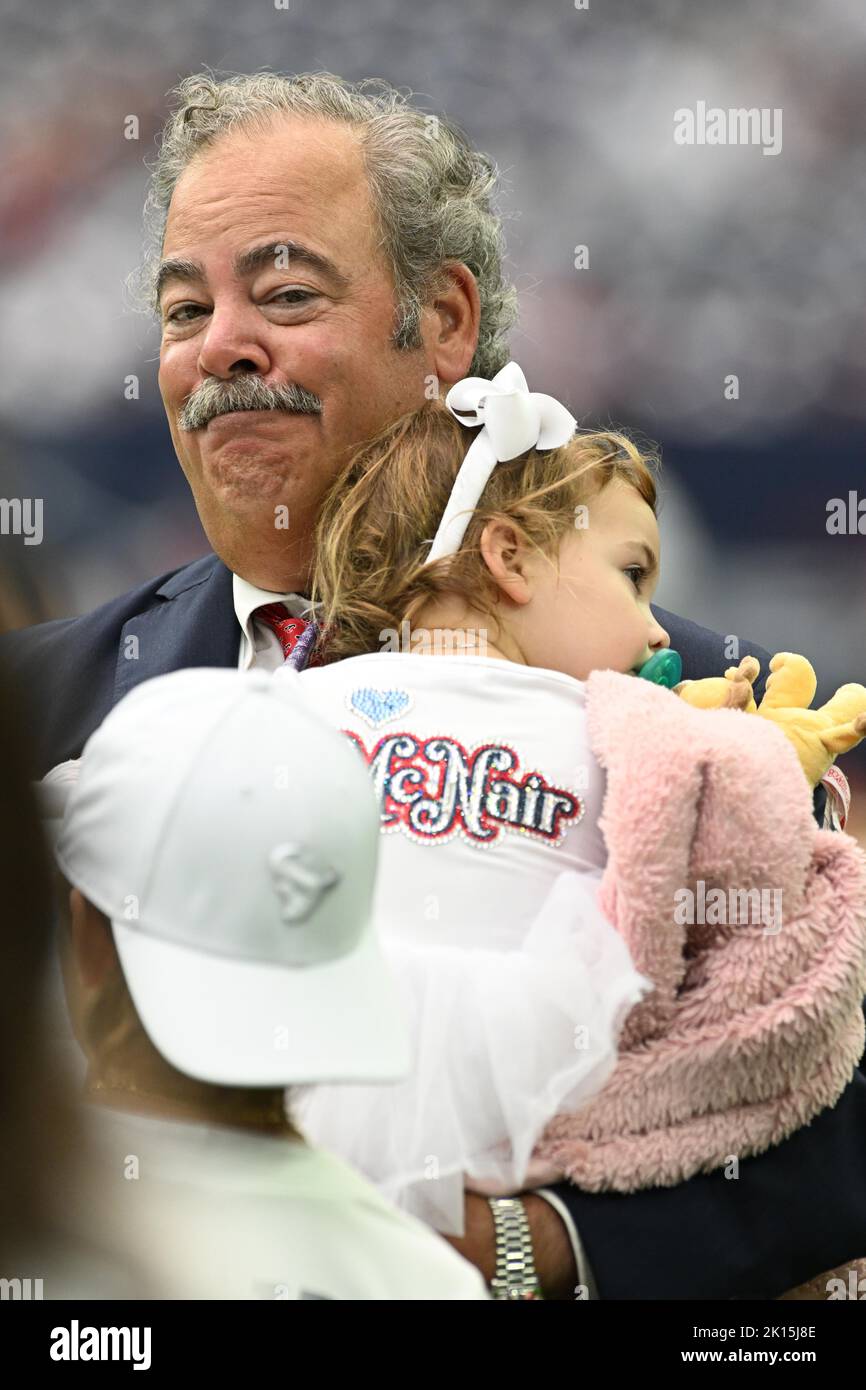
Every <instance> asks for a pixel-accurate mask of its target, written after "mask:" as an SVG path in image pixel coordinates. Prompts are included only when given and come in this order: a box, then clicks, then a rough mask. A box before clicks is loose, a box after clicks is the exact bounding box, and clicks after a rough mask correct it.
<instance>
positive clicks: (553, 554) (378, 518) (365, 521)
mask: <svg viewBox="0 0 866 1390" xmlns="http://www.w3.org/2000/svg"><path fill="white" fill-rule="evenodd" d="M474 437H475V435H474V432H473V431H469V430H467V429H465V427H464V426H463V425H461V424H460V423H459V421H457V420H456V419H455V418H454V416H453V415H452V414H451V413H450V411H449V410H448V409H447V408H446V407H445V405H444V404H442V403H441V402H440V401H438V400H432V401H426V402H425V403H424V405H422V406H421V407H420V408H418V409H416V410H413V411H410V412H408V413H407V414H405V415H402V416H401V417H400V418H399V419H397V420H395V421H393V422H392V423H391V424H389V425H388V426H386V427H385V428H384V429H383V430H381V431H380V432H379V433H378V434H377V435H376V436H375V437H374V438H373V439H371V440H369V441H368V442H367V443H366V444H364V445H363V446H362V447H361V448H360V449H359V450H357V451H356V452H355V453H354V455H353V456H352V458H351V459H350V460H349V461H348V463H347V464H346V465H345V466H344V467H343V469H342V470H341V471H340V472H339V473H338V474H337V475H336V477H335V478H334V480H333V482H332V483H331V485H330V487H329V489H328V491H327V493H326V494H325V497H324V500H323V503H322V507H321V510H320V512H319V516H318V520H317V524H316V529H315V537H314V557H315V558H314V561H313V566H312V571H311V589H310V596H311V598H312V599H313V600H314V601H320V602H321V603H322V605H323V608H322V612H321V615H320V622H321V625H322V631H321V633H320V636H319V639H318V642H317V645H316V649H315V652H314V659H315V663H316V664H317V665H320V664H325V663H329V662H332V661H340V660H342V659H343V658H344V657H348V656H357V655H360V654H361V653H363V652H370V651H377V650H381V648H382V635H383V632H385V631H392V632H393V631H396V630H397V629H399V627H400V624H401V623H402V622H408V623H409V624H410V625H411V623H412V621H413V618H414V616H415V615H416V614H417V613H418V612H419V611H420V610H421V609H422V608H423V607H425V606H426V605H427V604H428V603H429V602H430V600H431V599H434V598H436V597H438V596H442V595H444V594H446V593H447V594H449V595H458V596H460V597H461V598H463V599H464V600H465V601H466V602H467V604H469V605H470V606H471V607H472V608H473V609H475V610H477V611H480V612H482V613H485V614H489V615H490V617H491V618H492V619H493V622H494V624H495V623H496V606H497V603H498V601H499V599H500V591H499V588H498V586H497V584H496V583H495V582H494V580H493V578H492V576H491V574H490V571H489V570H488V568H487V564H486V562H485V560H484V557H483V555H482V553H481V548H480V541H481V535H482V532H483V530H484V527H485V526H486V524H487V523H488V521H490V520H491V519H493V518H494V517H499V518H505V519H507V520H508V522H509V523H510V524H511V525H512V526H513V527H514V528H515V530H516V531H517V533H518V535H519V536H520V537H521V538H522V539H523V540H524V541H525V543H526V544H527V545H528V546H529V547H530V548H534V549H535V550H536V551H538V552H541V553H542V554H544V555H546V556H548V557H549V558H550V559H551V560H552V561H553V562H554V563H557V562H558V556H559V548H560V545H561V543H562V539H563V537H564V536H565V535H566V534H567V533H569V532H571V531H573V530H574V528H575V526H576V524H577V523H576V516H577V512H576V508H577V507H579V506H581V505H586V504H587V502H588V501H589V499H590V498H591V497H592V496H593V495H594V494H596V493H597V492H598V491H599V490H600V489H602V488H604V487H606V486H607V485H608V483H610V482H611V481H612V480H613V479H614V478H621V479H623V480H625V481H626V482H628V483H630V484H631V485H632V486H633V487H635V488H636V489H637V491H638V492H639V494H640V496H641V497H642V498H643V500H644V501H645V502H646V503H647V504H648V506H649V507H651V508H652V510H653V513H655V512H656V508H657V490H656V482H655V477H654V470H656V469H657V467H658V459H657V457H656V456H655V455H654V454H653V453H652V452H651V451H648V450H647V451H644V450H642V449H641V448H639V447H638V445H637V444H636V443H635V442H634V441H633V440H632V439H631V438H629V437H628V436H627V435H625V434H622V433H620V432H617V431H585V432H580V431H578V432H577V433H576V434H575V435H574V436H573V438H572V439H571V440H570V441H569V443H568V444H565V445H563V446H562V447H560V448H558V449H549V450H545V451H539V450H537V449H530V450H528V451H527V452H526V453H524V454H521V455H520V456H519V457H518V458H515V459H511V460H510V461H509V462H508V463H500V464H497V466H496V468H494V470H493V472H492V474H491V475H490V479H489V481H488V483H487V486H486V487H485V489H484V492H483V494H482V496H481V498H480V500H479V505H478V506H477V507H476V508H475V510H474V512H473V514H472V516H471V518H470V520H469V524H468V526H467V528H466V534H465V536H464V539H463V543H462V545H461V547H460V549H459V551H458V552H457V553H456V554H455V555H449V556H445V557H443V558H442V559H440V560H437V561H435V562H433V563H432V564H429V565H427V564H425V559H426V555H427V552H428V548H429V544H430V542H431V541H432V538H433V536H434V535H435V533H436V529H437V527H438V525H439V521H440V519H441V517H442V514H443V512H444V510H445V505H446V503H447V501H448V497H449V494H450V492H451V487H452V484H453V482H454V479H455V477H456V475H457V472H458V470H459V468H460V465H461V463H462V462H463V458H464V456H465V453H466V450H467V448H468V447H469V445H470V444H471V443H472V440H473V439H474Z"/></svg>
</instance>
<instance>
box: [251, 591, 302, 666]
mask: <svg viewBox="0 0 866 1390" xmlns="http://www.w3.org/2000/svg"><path fill="white" fill-rule="evenodd" d="M253 616H254V617H256V618H261V620H262V622H263V623H265V624H266V626H267V627H269V628H270V629H271V631H272V632H275V633H276V635H277V638H278V639H279V643H280V646H281V647H282V649H283V660H284V661H285V662H287V663H288V664H289V666H293V667H294V668H295V670H296V671H302V670H303V669H304V667H305V666H306V664H307V661H308V660H309V656H310V649H311V648H312V646H313V643H314V642H315V640H316V632H317V628H316V624H315V622H306V621H305V620H304V619H303V618H293V617H292V615H291V613H290V612H289V610H288V608H287V607H286V605H285V604H284V603H263V604H262V606H261V607H260V608H256V609H255V612H254V615H253Z"/></svg>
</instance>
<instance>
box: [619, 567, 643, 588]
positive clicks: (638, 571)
mask: <svg viewBox="0 0 866 1390" xmlns="http://www.w3.org/2000/svg"><path fill="white" fill-rule="evenodd" d="M623 573H624V574H630V575H631V576H632V583H633V584H634V587H635V588H636V589H637V591H638V593H640V588H641V585H642V584H643V581H644V580H645V579H646V569H645V567H644V566H643V565H629V566H628V569H626V570H623ZM635 575H637V579H635V578H634V576H635Z"/></svg>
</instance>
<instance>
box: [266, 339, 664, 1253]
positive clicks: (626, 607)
mask: <svg viewBox="0 0 866 1390" xmlns="http://www.w3.org/2000/svg"><path fill="white" fill-rule="evenodd" d="M481 385H482V386H483V388H484V391H485V392H486V393H487V401H488V406H487V410H486V411H485V409H484V406H483V405H480V403H479V405H480V409H479V410H478V413H477V420H478V423H479V424H481V423H482V418H483V419H484V420H485V421H486V424H485V425H484V427H483V428H482V431H481V436H480V437H477V438H476V444H475V448H474V449H473V450H471V451H470V452H469V454H466V444H467V440H468V436H467V433H466V431H465V430H464V428H463V426H462V425H461V424H460V423H458V421H457V419H456V418H455V416H454V415H453V414H452V413H451V412H450V410H449V409H446V408H445V407H444V406H443V405H441V404H440V403H438V402H435V401H433V402H429V403H427V404H426V405H424V406H423V407H422V408H421V409H420V410H418V411H416V412H413V413H412V414H410V415H408V416H406V417H404V418H403V419H401V420H400V421H398V422H397V423H396V424H394V425H393V426H391V427H389V428H388V429H386V430H385V431H384V432H383V433H382V434H381V435H380V436H379V437H377V438H376V439H375V440H374V441H373V442H372V443H371V444H369V445H368V446H367V447H366V448H365V449H363V450H362V451H361V453H359V454H358V455H357V456H356V457H355V459H354V460H353V461H352V463H351V465H350V466H349V467H348V469H347V470H346V471H345V472H344V474H343V475H342V476H341V477H339V478H338V479H337V481H336V483H335V485H334V486H333V488H332V490H331V492H330V494H329V496H328V498H327V499H326V501H325V504H324V506H323V509H322V513H321V516H320V522H319V527H318V532H317V554H318V566H317V572H316V574H315V577H314V584H313V590H312V597H313V599H314V600H315V599H322V600H323V601H324V610H323V613H322V619H323V623H324V628H325V632H326V633H327V638H326V639H324V640H323V641H322V642H321V644H320V651H319V652H318V653H317V656H318V657H319V659H320V660H322V659H324V660H326V661H327V663H328V664H325V665H318V666H316V667H315V668H313V669H310V668H308V669H307V670H305V671H304V672H303V673H302V675H301V676H300V678H299V679H300V681H301V683H302V685H303V686H305V687H306V690H307V693H308V695H309V696H310V697H311V699H312V702H313V704H314V706H315V707H316V708H317V710H318V711H319V712H320V713H322V714H323V715H324V716H325V717H327V718H329V719H332V720H333V721H334V722H335V723H336V724H337V725H338V726H339V727H340V728H342V729H343V730H344V731H345V732H346V733H347V734H348V736H349V737H350V738H351V739H352V740H353V741H354V743H355V744H356V746H357V748H358V751H359V754H360V755H361V756H363V757H364V758H365V760H366V762H367V763H368V765H369V768H370V772H371V776H372V779H373V786H374V789H375V793H376V796H377V798H378V801H379V807H380V814H381V819H382V831H383V836H382V842H381V846H380V867H379V879H378V891H377V899H376V904H375V911H376V915H377V924H378V928H379V932H380V937H381V940H382V944H383V947H384V948H385V950H386V951H387V954H388V958H389V960H390V962H391V964H392V967H393V968H394V969H395V971H396V972H397V973H398V976H399V977H400V979H401V981H402V983H403V986H404V989H405V996H406V1001H407V1008H408V1012H409V1015H410V1019H411V1023H412V1026H413V1032H414V1043H415V1049H414V1050H415V1064H414V1070H413V1073H412V1075H411V1076H410V1077H409V1079H408V1080H407V1081H405V1082H403V1083H399V1084H397V1085H395V1086H391V1087H382V1086H369V1087H364V1086H316V1087H311V1088H308V1089H307V1090H306V1091H305V1092H303V1093H301V1094H298V1093H293V1098H292V1103H293V1113H294V1114H295V1115H296V1116H297V1118H298V1120H299V1122H300V1123H301V1125H302V1127H303V1128H304V1129H305V1131H306V1133H307V1134H308V1136H309V1138H310V1139H312V1140H313V1141H314V1142H318V1143H320V1144H321V1145H322V1146H323V1147H325V1148H327V1149H329V1150H331V1151H332V1152H337V1153H339V1154H341V1155H342V1156H344V1157H345V1158H347V1159H349V1160H350V1161H352V1162H353V1163H354V1164H355V1165H356V1166H358V1167H360V1168H361V1169H362V1171H364V1172H365V1173H367V1174H368V1175H369V1176H370V1177H371V1178H373V1179H374V1180H375V1181H376V1182H377V1183H379V1184H380V1186H381V1187H382V1188H383V1190H385V1191H386V1192H387V1193H388V1194H389V1195H390V1196H391V1197H392V1198H393V1199H394V1200H395V1201H397V1202H398V1203H399V1204H401V1205H403V1206H404V1207H406V1208H407V1209H409V1210H411V1211H413V1212H414V1213H415V1214H417V1215H419V1216H421V1217H422V1218H424V1219H425V1220H427V1221H429V1222H431V1223H432V1224H434V1225H436V1226H437V1227H438V1228H439V1229H440V1230H443V1231H445V1232H450V1233H457V1234H460V1233H461V1232H462V1211H463V1187H464V1182H468V1184H469V1185H471V1186H472V1187H474V1188H475V1189H476V1190H483V1191H487V1192H496V1191H501V1192H514V1191H517V1190H519V1189H520V1188H521V1187H523V1186H525V1185H527V1184H530V1183H533V1182H535V1183H537V1182H539V1181H542V1180H548V1179H550V1178H552V1177H554V1176H556V1172H555V1170H552V1169H551V1168H550V1167H549V1166H541V1165H538V1164H535V1165H532V1164H531V1163H530V1155H531V1151H532V1148H533V1145H534V1143H535V1141H536V1140H537V1138H538V1136H539V1134H540V1133H541V1131H542V1129H543V1128H544V1125H545V1124H546V1122H547V1121H548V1120H549V1119H550V1118H551V1117H552V1116H553V1115H554V1114H557V1113H562V1112H568V1111H571V1110H574V1109H576V1108H578V1107H579V1106H581V1105H582V1104H584V1103H585V1102H586V1101H587V1100H588V1099H589V1098H590V1097H591V1096H592V1095H594V1094H595V1093H596V1092H597V1091H598V1090H599V1089H600V1088H601V1086H602V1085H603V1084H604V1082H605V1081H606V1079H607V1078H608V1076H609V1075H610V1073H611V1071H612V1069H613V1066H614V1063H615V1060H616V1043H617V1037H618V1034H619V1030H620V1027H621V1025H622V1022H623V1020H624V1018H625V1016H626V1015H627V1013H628V1012H629V1010H630V1009H631V1007H632V1006H633V1005H634V1004H635V1003H636V1002H637V1000H638V999H639V998H641V997H642V995H643V994H645V993H646V992H647V990H648V989H649V987H650V986H649V982H648V981H647V980H646V979H645V978H644V977H642V976H641V975H640V974H638V972H637V971H636V970H635V969H634V966H633V963H632V961H631V958H630V956H629V953H628V950H627V948H626V946H625V944H624V942H623V941H622V939H621V938H620V937H619V936H618V935H617V933H616V932H615V931H614V929H613V928H612V927H611V925H610V923H609V922H608V920H607V919H606V918H605V916H604V915H603V914H602V912H601V911H600V910H599V908H598V906H597V904H596V901H595V890H596V887H597V884H598V881H599V878H600V875H601V870H602V868H603V866H604V862H605V847H604V840H603V837H602V834H601V829H600V826H599V821H598V817H599V812H600V809H601V804H602V795H603V790H604V783H603V774H602V772H601V769H600V768H599V766H598V764H597V762H596V760H595V758H594V757H593V755H592V752H591V750H590V747H589V743H588V741H587V736H586V728H585V719H584V681H585V678H586V676H587V675H588V673H589V672H590V671H591V670H593V669H594V668H596V667H599V666H602V667H611V668H612V669H614V670H617V671H622V672H636V671H637V670H638V669H639V668H640V666H641V665H642V664H643V663H644V662H645V661H646V660H647V659H648V657H649V656H650V655H651V653H652V652H653V651H655V650H656V649H658V648H660V647H662V646H664V645H666V644H667V642H668V638H667V634H666V633H665V632H664V631H663V629H662V628H661V627H660V626H659V624H658V623H657V622H656V620H655V618H654V617H653V615H652V612H651V610H650V598H651V596H652V592H653V589H654V587H655V584H656V582H657V578H658V554H659V538H658V527H657V524H656V520H655V515H654V508H655V500H656V494H655V486H654V482H653V477H652V472H651V470H650V467H649V465H648V462H647V461H646V460H645V459H644V457H643V456H642V455H641V453H640V452H639V451H638V450H637V449H636V448H635V446H634V445H633V444H632V443H631V442H630V441H629V440H628V439H626V438H624V437H623V436H621V435H615V434H582V435H581V434H578V435H576V436H574V437H573V438H572V436H573V435H574V427H575V421H574V420H573V419H572V417H571V416H570V415H569V414H568V412H567V411H565V410H564V409H563V407H562V406H560V405H559V404H558V403H557V402H555V401H553V400H551V398H550V397H544V396H539V395H533V396H530V395H529V393H528V392H527V390H526V383H525V381H524V379H523V376H522V373H520V370H519V368H517V367H516V366H515V365H514V364H510V366H509V367H508V368H506V369H505V370H504V371H503V372H502V373H500V374H499V376H498V377H497V378H496V380H495V382H494V383H481ZM472 391H473V383H472V381H471V379H469V380H467V381H466V382H464V383H462V384H461V387H460V388H459V389H458V388H455V391H453V392H452V393H451V395H450V396H449V405H455V404H457V405H459V404H460V403H461V402H462V399H463V398H464V396H465V395H466V393H467V392H468V393H469V394H470V395H471V393H472ZM461 393H462V394H461ZM476 394H477V392H476ZM536 446H537V447H536ZM479 455H481V457H480V458H479ZM494 455H498V456H500V457H503V458H505V460H506V461H505V462H498V463H497V462H496V460H495V458H494V457H493V456H494ZM464 456H465V457H464ZM472 470H478V473H477V475H476V478H475V481H474V483H473V482H472V480H471V477H470V479H469V483H468V488H467V473H468V472H471V471H472ZM455 480H458V482H457V485H456V486H455ZM473 488H474V489H475V496H474V497H470V493H471V492H472V490H473ZM482 491H483V496H481V493H482ZM479 497H480V505H475V504H476V502H478V499H479ZM449 499H450V502H449ZM464 532H465V534H464ZM434 533H435V540H434V542H433V546H432V548H431V546H430V540H429V538H430V537H431V536H433V535H434Z"/></svg>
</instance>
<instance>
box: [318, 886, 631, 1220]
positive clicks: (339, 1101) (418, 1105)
mask: <svg viewBox="0 0 866 1390" xmlns="http://www.w3.org/2000/svg"><path fill="white" fill-rule="evenodd" d="M600 878H601V873H600V871H587V872H584V873H578V872H577V871H575V870H573V869H567V870H565V871H563V873H561V874H560V875H559V877H558V878H557V879H556V880H555V881H554V883H553V884H552V886H551V889H550V891H549V894H548V896H547V898H546V899H545V900H544V902H543V905H542V907H541V909H540V911H539V912H538V914H537V916H536V918H535V920H534V921H533V922H532V924H531V926H530V927H529V928H528V930H527V931H526V934H525V936H524V937H523V940H522V941H521V942H520V944H519V945H518V946H516V947H514V948H512V949H491V948H490V947H489V946H486V945H484V944H481V945H478V944H474V943H475V941H478V940H479V939H480V940H482V941H483V936H482V935H481V934H480V933H479V931H478V928H477V926H476V927H475V929H474V930H473V924H472V923H471V922H469V921H467V923H466V933H465V940H466V944H465V945H460V946H459V947H458V946H453V945H448V946H446V945H442V946H440V945H435V946H431V945H428V944H424V945H418V944H413V942H412V939H411V936H410V933H409V931H408V929H407V932H406V935H405V937H403V936H402V935H400V934H398V933H395V932H394V931H393V929H392V930H389V932H388V934H387V936H386V938H385V939H384V940H383V941H382V947H383V950H384V953H385V956H386V959H387V961H388V963H389V965H390V967H391V969H392V971H393V972H394V974H395V976H396V978H397V980H398V983H399V984H400V986H401V989H402V991H403V992H404V995H405V1000H406V1007H407V1012H408V1014H409V1018H410V1022H411V1026H412V1034H413V1056H414V1061H413V1067H412V1071H411V1074H410V1075H409V1077H408V1078H407V1079H406V1080H404V1081H400V1082H396V1083H392V1084H384V1085H357V1084H346V1085H342V1084H336V1085H332V1084H328V1085H313V1086H304V1087H296V1088H293V1089H292V1092H291V1111H292V1116H293V1118H294V1120H295V1121H296V1123H297V1124H298V1125H299V1127H300V1128H301V1130H302V1131H303V1132H304V1134H305V1135H306V1137H307V1138H308V1139H309V1140H310V1142H311V1143H314V1144H317V1145H318V1146H319V1147H321V1148H323V1149H326V1150H329V1151H330V1152H331V1153H334V1154H337V1155H338V1156H340V1157H341V1158H343V1159H345V1160H346V1161H347V1162H349V1163H351V1164H352V1165H353V1166H354V1167H356V1168H357V1169H359V1170H360V1171H361V1172H362V1173H364V1174H365V1175H366V1176H367V1177H368V1178H370V1179H371V1181H372V1182H374V1183H375V1184H376V1186H377V1187H378V1188H379V1189H380V1190H381V1191H382V1192H383V1193H384V1194H385V1195H386V1196H387V1197H389V1198H390V1199H391V1200H392V1201H394V1202H395V1203H396V1204H397V1205H398V1206H399V1207H401V1208H402V1209H403V1210H405V1211H408V1212H410V1213H412V1214H413V1215H415V1216H417V1217H419V1218H420V1219H421V1220H423V1221H425V1222H427V1223H428V1224H429V1225H432V1226H434V1227H435V1228H436V1229H438V1230H440V1231H442V1232H444V1233H445V1234H454V1235H462V1234H463V1202H464V1199H463V1190H464V1187H465V1186H468V1187H470V1188H474V1189H475V1190H478V1191H483V1192H487V1193H491V1194H492V1193H496V1192H499V1193H503V1194H507V1193H513V1192H519V1191H520V1190H521V1189H522V1188H524V1187H525V1186H527V1185H533V1183H534V1184H535V1185H538V1183H539V1182H541V1181H550V1180H552V1179H553V1178H555V1177H556V1176H557V1175H556V1174H555V1173H553V1172H549V1171H544V1170H542V1169H541V1168H540V1166H539V1165H537V1164H532V1163H531V1161H530V1160H531V1154H532V1149H533V1147H534V1145H535V1144H536V1142H537V1140H538V1139H539V1137H540V1135H541V1132H542V1130H543V1129H544V1127H545V1125H546V1124H547V1122H548V1121H549V1120H550V1119H551V1118H552V1117H553V1116H554V1115H555V1114H558V1113H563V1112H565V1113H570V1112H573V1111H575V1110H577V1109H579V1108H580V1106H582V1105H584V1104H585V1103H586V1102H587V1101H588V1100H589V1099H590V1098H591V1097H592V1096H594V1095H595V1094H596V1093H597V1092H598V1091H599V1090H600V1089H601V1087H602V1086H603V1085H604V1083H605V1081H606V1080H607V1078H608V1077H609V1075H610V1073H611V1071H612V1070H613V1066H614V1064H615V1062H616V1047H617V1038H618V1035H619V1032H620V1030H621V1028H622V1024H623V1023H624V1021H625V1018H626V1016H627V1014H628V1012H629V1010H630V1009H631V1007H632V1006H633V1005H634V1004H635V1003H636V1002H637V1001H638V1000H639V999H640V998H642V997H643V996H644V995H645V994H646V993H647V992H648V991H649V989H650V988H651V985H650V982H649V981H648V980H646V979H645V978H644V977H643V976H642V975H640V974H638V973H637V971H636V970H635V968H634V964H633V962H632V959H631V956H630V955H629V951H628V948H627V946H626V945H625V942H624V941H623V940H622V938H621V937H620V936H619V935H618V934H617V932H616V931H615V930H614V928H613V927H612V926H611V924H610V923H609V922H608V921H607V919H606V918H605V917H604V916H603V914H602V912H601V911H600V909H599V907H598V906H597V903H596V888H597V885H598V882H599V880H600Z"/></svg>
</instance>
